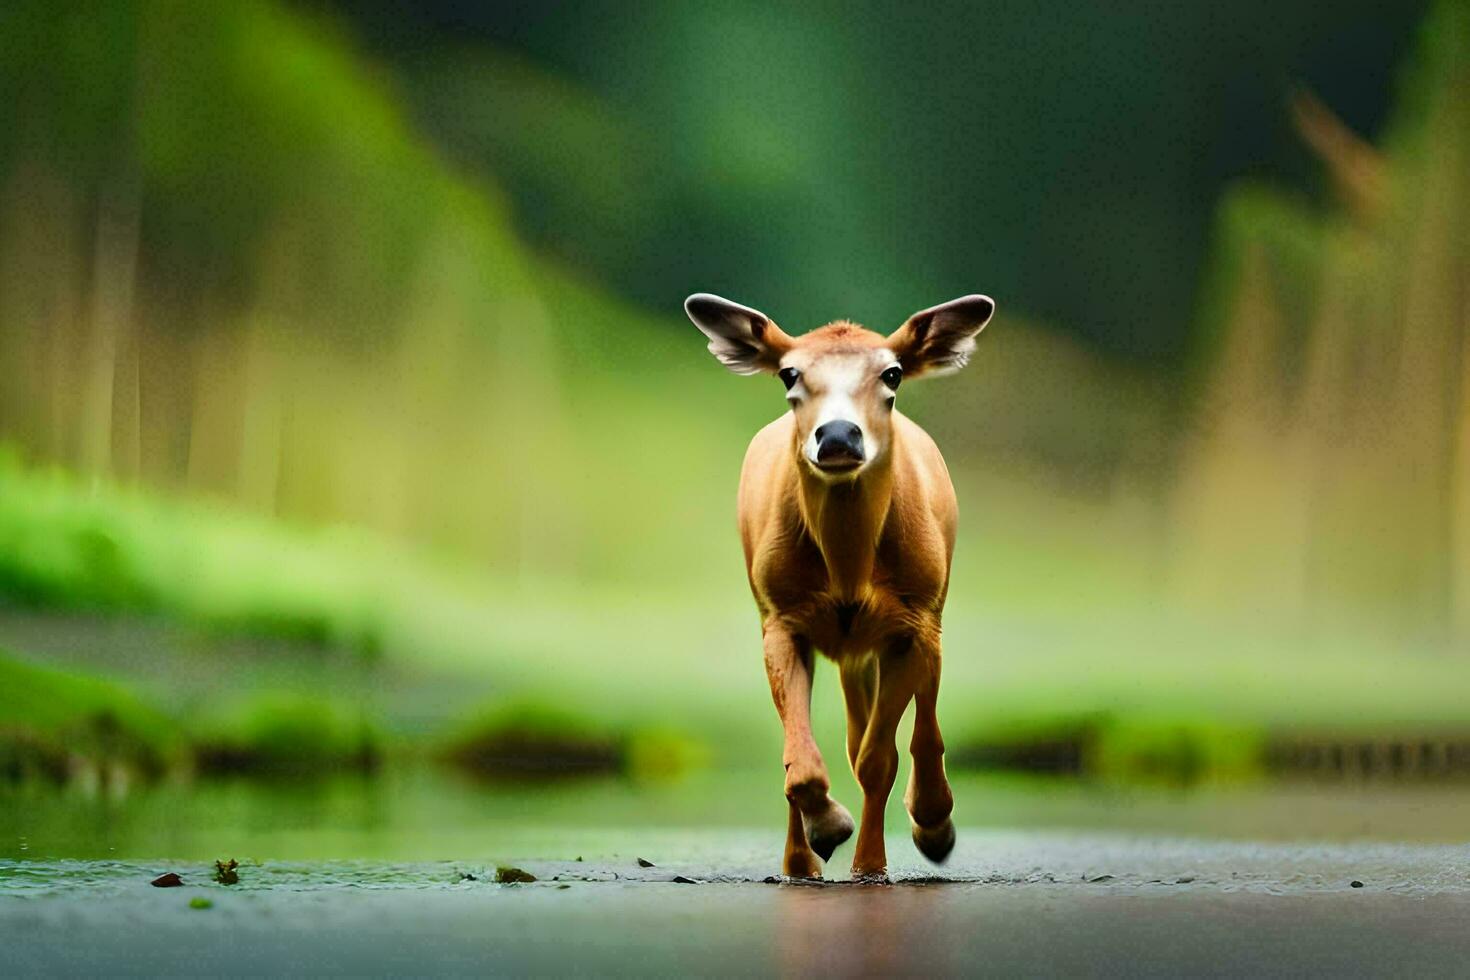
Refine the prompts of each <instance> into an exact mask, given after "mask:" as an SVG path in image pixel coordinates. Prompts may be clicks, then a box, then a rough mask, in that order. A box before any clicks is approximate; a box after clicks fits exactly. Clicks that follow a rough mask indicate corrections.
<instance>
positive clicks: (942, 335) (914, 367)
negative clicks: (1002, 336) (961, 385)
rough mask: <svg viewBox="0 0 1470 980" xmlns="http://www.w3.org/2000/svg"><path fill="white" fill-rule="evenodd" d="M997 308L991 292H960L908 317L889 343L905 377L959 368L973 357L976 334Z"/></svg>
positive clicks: (982, 328)
mask: <svg viewBox="0 0 1470 980" xmlns="http://www.w3.org/2000/svg"><path fill="white" fill-rule="evenodd" d="M994 312H995V301H994V300H992V299H991V298H990V297H989V296H981V295H979V294H978V293H977V294H975V295H971V296H961V297H960V298H959V299H952V300H950V301H949V302H948V303H941V304H939V305H938V306H931V307H929V308H928V309H927V310H920V311H919V312H918V313H915V314H914V315H913V316H911V317H909V318H908V320H907V321H906V322H905V323H904V325H903V326H901V327H899V328H898V329H897V330H895V331H893V333H892V334H890V335H889V337H888V347H889V349H890V350H892V351H893V353H894V354H896V355H897V356H898V363H899V364H901V365H902V366H903V373H904V375H905V376H906V377H917V376H919V375H923V374H948V373H949V372H951V371H958V370H959V369H960V368H962V367H964V366H965V364H966V363H967V362H968V361H969V360H970V354H972V353H973V352H974V350H975V338H976V337H978V336H979V335H980V331H981V330H984V329H985V324H987V323H989V322H990V315H991V314H992V313H994Z"/></svg>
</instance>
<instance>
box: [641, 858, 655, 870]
mask: <svg viewBox="0 0 1470 980" xmlns="http://www.w3.org/2000/svg"><path fill="white" fill-rule="evenodd" d="M653 866H654V864H653V862H652V861H650V860H648V859H647V858H639V859H638V867H640V868H651V867H653Z"/></svg>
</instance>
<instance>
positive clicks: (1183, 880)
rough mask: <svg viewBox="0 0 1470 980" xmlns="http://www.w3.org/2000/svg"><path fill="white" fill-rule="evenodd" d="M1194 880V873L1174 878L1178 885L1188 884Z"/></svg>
mask: <svg viewBox="0 0 1470 980" xmlns="http://www.w3.org/2000/svg"><path fill="white" fill-rule="evenodd" d="M1192 881H1194V875H1185V876H1184V877H1183V878H1175V879H1174V884H1176V885H1187V884H1189V883H1190V882H1192Z"/></svg>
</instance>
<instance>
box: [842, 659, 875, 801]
mask: <svg viewBox="0 0 1470 980" xmlns="http://www.w3.org/2000/svg"><path fill="white" fill-rule="evenodd" d="M877 693H878V661H877V660H875V659H874V658H873V657H871V656H862V657H848V658H847V659H845V660H843V661H842V700H843V701H844V702H846V703H847V763H848V765H850V766H852V772H853V775H854V776H856V775H857V760H858V750H859V749H861V748H862V747H863V733H864V732H866V731H867V729H868V719H869V718H870V717H871V716H872V714H873V698H874V697H875V696H876V695H877Z"/></svg>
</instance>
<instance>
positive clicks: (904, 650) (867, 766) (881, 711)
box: [852, 639, 919, 878]
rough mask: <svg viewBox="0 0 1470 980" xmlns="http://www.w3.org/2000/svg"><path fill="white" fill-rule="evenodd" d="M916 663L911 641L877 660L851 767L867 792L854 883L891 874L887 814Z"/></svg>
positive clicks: (914, 685) (855, 855) (915, 679)
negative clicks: (874, 684) (865, 719)
mask: <svg viewBox="0 0 1470 980" xmlns="http://www.w3.org/2000/svg"><path fill="white" fill-rule="evenodd" d="M918 661H919V658H918V657H917V656H915V654H914V651H913V650H912V644H911V642H910V641H909V640H908V639H904V640H902V641H900V642H898V643H895V644H892V645H891V646H890V647H889V649H887V650H885V651H884V652H883V653H882V654H880V655H879V657H878V687H877V694H876V696H875V697H874V699H873V710H872V713H871V714H870V715H869V716H868V727H867V728H866V730H864V732H863V739H862V744H861V746H859V748H858V753H857V763H856V765H855V766H854V767H853V772H854V774H855V775H856V776H857V781H858V785H859V786H861V787H862V788H863V817H862V823H861V825H860V826H859V828H858V838H857V848H856V850H854V852H853V856H852V875H853V877H854V878H876V877H881V876H883V875H884V874H886V872H887V870H888V855H887V853H886V851H885V850H884V847H883V811H884V809H885V808H886V807H887V805H888V794H889V793H891V792H892V791H893V781H894V778H895V777H896V776H897V774H898V748H897V747H896V746H895V745H894V736H895V734H896V733H897V731H898V722H899V719H900V718H902V717H903V713H904V709H906V708H907V707H908V704H909V701H911V700H912V699H913V696H914V691H915V689H916V688H917V686H918V679H919V671H918V670H917V666H916V665H917V664H918Z"/></svg>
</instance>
